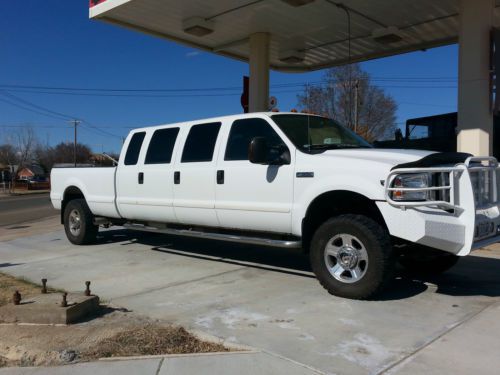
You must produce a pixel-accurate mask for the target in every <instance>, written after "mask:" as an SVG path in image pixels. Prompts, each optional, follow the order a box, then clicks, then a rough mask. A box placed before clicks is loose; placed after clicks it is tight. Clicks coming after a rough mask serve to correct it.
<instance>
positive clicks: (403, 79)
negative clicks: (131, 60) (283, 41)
mask: <svg viewBox="0 0 500 375" xmlns="http://www.w3.org/2000/svg"><path fill="white" fill-rule="evenodd" d="M359 79H360V80H363V78H359ZM366 80H370V81H373V82H412V83H415V82H419V83H436V82H441V83H445V82H456V81H457V80H458V79H457V77H379V76H373V77H369V78H366ZM335 81H337V82H343V81H348V80H347V79H346V80H338V79H337V80H335ZM324 82H326V81H325V80H321V81H314V82H291V83H280V84H273V85H271V87H275V88H279V87H294V86H304V85H307V84H314V83H324ZM0 87H2V88H7V89H9V88H13V89H28V90H51V91H52V90H54V91H89V92H144V93H147V92H156V93H160V92H171V93H175V92H205V91H207V92H210V91H232V90H241V87H240V86H226V87H192V88H158V89H151V88H129V89H124V88H103V87H94V88H90V87H63V86H59V87H57V86H34V85H14V84H0Z"/></svg>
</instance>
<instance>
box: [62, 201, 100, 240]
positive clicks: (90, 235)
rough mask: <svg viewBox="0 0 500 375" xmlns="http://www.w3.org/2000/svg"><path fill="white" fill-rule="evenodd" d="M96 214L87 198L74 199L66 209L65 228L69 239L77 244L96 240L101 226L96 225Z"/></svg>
mask: <svg viewBox="0 0 500 375" xmlns="http://www.w3.org/2000/svg"><path fill="white" fill-rule="evenodd" d="M93 220H94V215H92V212H91V211H90V209H89V206H88V205H87V202H85V199H74V200H72V201H70V202H69V203H68V204H67V205H66V208H65V209H64V230H65V232H66V237H68V240H69V241H70V242H71V243H72V244H75V245H85V244H89V243H92V242H94V241H95V239H96V236H97V232H98V230H99V227H98V226H97V225H94V222H93Z"/></svg>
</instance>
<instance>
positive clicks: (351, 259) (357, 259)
mask: <svg viewBox="0 0 500 375" xmlns="http://www.w3.org/2000/svg"><path fill="white" fill-rule="evenodd" d="M324 258H325V264H326V268H327V269H328V272H330V274H331V275H332V276H333V277H334V278H335V279H336V280H338V281H340V282H342V283H347V284H351V283H355V282H357V281H359V280H361V279H362V278H363V277H364V276H365V274H366V271H367V270H368V252H367V251H366V248H365V246H364V244H363V242H361V241H360V240H359V238H357V237H355V236H353V235H351V234H347V233H341V234H337V235H335V236H333V237H332V238H331V239H330V240H329V241H328V242H327V244H326V246H325V256H324Z"/></svg>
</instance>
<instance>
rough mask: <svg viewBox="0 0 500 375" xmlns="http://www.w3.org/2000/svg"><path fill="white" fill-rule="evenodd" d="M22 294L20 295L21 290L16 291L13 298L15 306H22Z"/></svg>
mask: <svg viewBox="0 0 500 375" xmlns="http://www.w3.org/2000/svg"><path fill="white" fill-rule="evenodd" d="M21 299H22V297H21V293H19V290H16V291H15V292H14V295H13V296H12V302H14V305H20V304H21Z"/></svg>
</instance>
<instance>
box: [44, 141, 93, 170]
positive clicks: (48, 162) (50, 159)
mask: <svg viewBox="0 0 500 375" xmlns="http://www.w3.org/2000/svg"><path fill="white" fill-rule="evenodd" d="M73 153H74V149H73V143H59V144H58V145H56V146H55V147H43V146H38V147H37V149H36V158H37V160H38V161H39V163H40V165H41V166H42V167H43V168H44V169H45V170H46V171H47V172H50V170H51V169H52V167H53V166H54V164H58V163H73V160H74V159H73V158H74V155H73ZM91 157H92V151H91V150H90V148H89V147H88V146H86V145H83V144H80V143H78V144H77V145H76V162H77V163H89V162H90V159H91Z"/></svg>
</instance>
